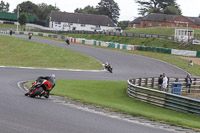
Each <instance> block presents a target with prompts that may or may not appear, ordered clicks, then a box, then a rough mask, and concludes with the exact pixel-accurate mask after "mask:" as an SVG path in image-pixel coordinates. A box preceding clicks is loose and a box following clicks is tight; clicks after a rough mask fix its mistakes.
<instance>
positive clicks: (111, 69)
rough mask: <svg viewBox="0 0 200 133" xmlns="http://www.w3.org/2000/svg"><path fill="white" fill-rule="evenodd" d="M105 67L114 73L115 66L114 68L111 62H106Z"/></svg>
mask: <svg viewBox="0 0 200 133" xmlns="http://www.w3.org/2000/svg"><path fill="white" fill-rule="evenodd" d="M104 66H105V68H106V69H107V70H108V71H109V72H110V73H112V71H113V68H112V66H111V65H110V64H108V63H105V65H104Z"/></svg>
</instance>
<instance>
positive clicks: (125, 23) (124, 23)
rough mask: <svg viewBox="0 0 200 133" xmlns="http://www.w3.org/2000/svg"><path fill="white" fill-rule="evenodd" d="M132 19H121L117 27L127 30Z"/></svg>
mask: <svg viewBox="0 0 200 133" xmlns="http://www.w3.org/2000/svg"><path fill="white" fill-rule="evenodd" d="M129 23H130V21H120V22H119V23H118V24H117V27H121V29H122V30H125V29H126V28H127V27H128V26H129Z"/></svg>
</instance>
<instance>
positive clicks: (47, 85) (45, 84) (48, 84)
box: [25, 74, 56, 98]
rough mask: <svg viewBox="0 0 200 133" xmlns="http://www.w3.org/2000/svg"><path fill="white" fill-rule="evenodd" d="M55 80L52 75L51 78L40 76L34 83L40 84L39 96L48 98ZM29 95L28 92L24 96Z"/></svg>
mask: <svg viewBox="0 0 200 133" xmlns="http://www.w3.org/2000/svg"><path fill="white" fill-rule="evenodd" d="M55 79H56V76H55V75H54V74H52V75H51V76H40V77H38V78H37V80H36V83H38V82H39V83H41V84H42V85H41V87H42V88H43V90H44V91H43V92H42V93H41V94H40V97H41V96H44V97H45V98H49V93H50V91H51V90H52V89H53V88H54V87H55ZM28 95H29V91H27V92H26V93H25V96H28Z"/></svg>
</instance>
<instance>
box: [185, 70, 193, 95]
mask: <svg viewBox="0 0 200 133" xmlns="http://www.w3.org/2000/svg"><path fill="white" fill-rule="evenodd" d="M185 82H186V88H187V92H188V93H190V87H191V84H192V80H191V77H190V75H189V74H187V76H186V78H185Z"/></svg>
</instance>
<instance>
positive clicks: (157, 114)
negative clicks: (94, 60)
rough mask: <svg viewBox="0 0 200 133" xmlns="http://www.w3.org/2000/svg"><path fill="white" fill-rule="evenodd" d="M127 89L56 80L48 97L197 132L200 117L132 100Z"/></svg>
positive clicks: (121, 85) (118, 83)
mask: <svg viewBox="0 0 200 133" xmlns="http://www.w3.org/2000/svg"><path fill="white" fill-rule="evenodd" d="M30 83H31V82H30ZM30 83H29V85H30ZM126 88H127V82H126V81H95V80H89V81H88V80H62V79H58V80H56V87H55V88H54V89H53V90H52V92H51V94H53V95H58V96H63V97H68V98H72V99H74V100H78V101H81V102H84V103H89V104H94V105H99V106H103V107H105V108H110V109H112V110H114V111H119V112H122V113H127V114H131V115H133V116H141V117H143V118H144V117H145V118H148V119H150V120H155V121H160V122H164V123H168V124H170V125H178V126H183V127H190V128H196V129H200V125H199V123H200V116H198V115H191V114H184V113H180V112H176V111H172V110H168V109H164V108H160V107H157V106H154V105H150V104H147V103H144V102H141V101H138V100H135V99H131V98H129V97H128V96H127V94H126Z"/></svg>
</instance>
